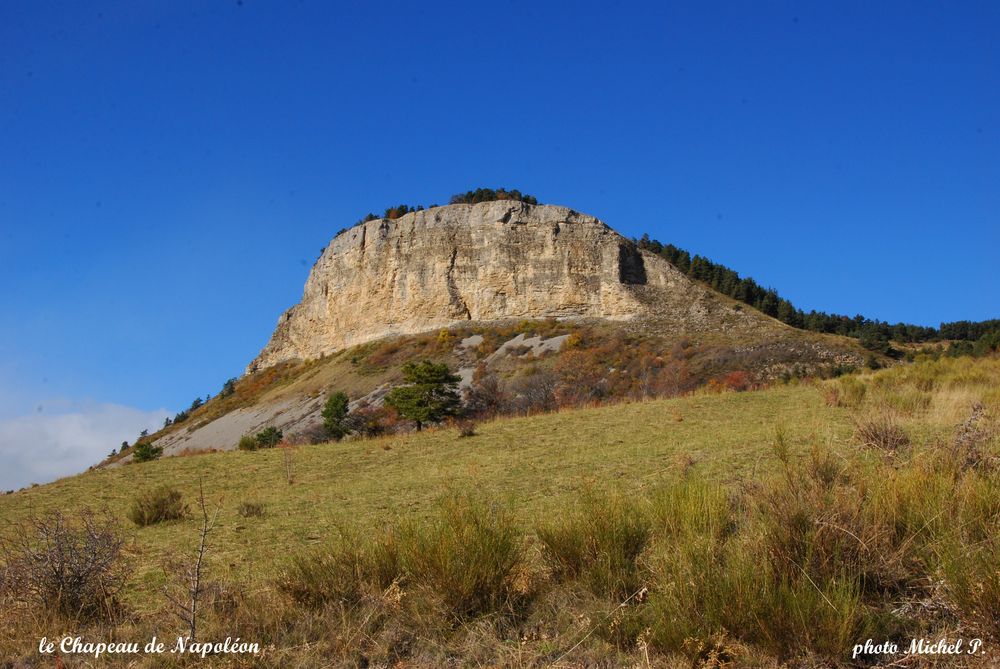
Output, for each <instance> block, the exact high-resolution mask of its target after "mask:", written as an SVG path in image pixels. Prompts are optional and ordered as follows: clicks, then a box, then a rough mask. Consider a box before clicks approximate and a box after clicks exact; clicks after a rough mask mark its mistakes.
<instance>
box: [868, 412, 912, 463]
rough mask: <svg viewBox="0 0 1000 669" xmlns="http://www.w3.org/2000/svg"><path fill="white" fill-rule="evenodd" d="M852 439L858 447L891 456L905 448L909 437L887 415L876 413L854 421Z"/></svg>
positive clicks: (908, 443)
mask: <svg viewBox="0 0 1000 669" xmlns="http://www.w3.org/2000/svg"><path fill="white" fill-rule="evenodd" d="M854 439H855V441H857V442H858V443H859V444H860V445H862V446H864V447H866V448H871V449H874V450H877V451H881V452H883V453H887V454H891V453H895V452H896V451H899V450H902V449H904V448H907V447H908V446H909V445H910V437H909V436H908V435H907V434H906V431H905V430H904V429H903V428H902V427H900V426H899V424H898V423H897V422H896V419H895V418H893V417H892V415H891V414H889V413H885V412H882V413H877V414H874V415H870V416H865V417H862V418H859V419H857V420H856V421H855V429H854Z"/></svg>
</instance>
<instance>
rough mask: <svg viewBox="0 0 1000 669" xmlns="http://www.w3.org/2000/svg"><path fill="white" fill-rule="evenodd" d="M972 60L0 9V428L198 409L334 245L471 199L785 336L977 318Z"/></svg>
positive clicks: (818, 21)
mask: <svg viewBox="0 0 1000 669" xmlns="http://www.w3.org/2000/svg"><path fill="white" fill-rule="evenodd" d="M998 35H1000V5H998V4H997V3H995V2H981V3H976V2H963V3H933V4H932V3H922V2H898V3H895V2H880V3H871V2H846V3H758V2H754V3H751V2H733V3H721V4H714V3H708V2H690V3H659V2H655V3H654V2H650V3H629V2H616V3H610V2H608V3H568V2H566V3H536V2H502V3H491V4H487V3H468V2H456V3H427V2H424V3H399V4H396V3H385V2H382V3H376V2H365V3H362V2H359V3H350V4H347V3H343V4H338V3H331V2H313V1H308V0H307V1H303V2H263V1H262V0H244V1H243V2H237V1H227V2H221V1H220V2H211V3H205V2H183V1H181V0H170V1H166V0H164V1H155V2H154V1H145V2H133V1H131V0H129V1H126V0H122V1H120V2H87V3H71V2H59V3H51V2H44V1H42V0H37V1H32V2H28V1H23V2H14V1H11V2H5V3H3V5H2V6H0V280H2V286H3V290H2V291H0V313H2V314H3V316H2V319H3V322H2V327H0V352H2V355H0V419H12V418H17V417H20V418H21V419H24V420H27V417H31V418H32V419H34V420H36V421H40V420H42V419H41V418H40V416H50V415H53V414H58V413H59V412H64V413H65V412H77V413H83V414H86V412H87V411H89V410H91V409H93V407H95V406H97V407H102V406H106V405H115V406H120V407H128V408H131V409H134V410H136V411H141V412H155V411H156V410H158V409H161V408H163V409H167V410H170V411H176V410H177V409H180V408H183V407H184V406H186V405H187V404H188V403H189V402H190V400H191V399H192V398H193V397H194V396H195V395H204V394H205V393H208V392H211V393H215V392H216V391H217V390H218V389H219V387H220V385H221V384H222V382H223V381H224V380H225V379H226V378H228V377H230V376H234V375H236V374H238V373H239V372H240V371H241V370H242V368H243V366H244V365H245V364H246V362H247V361H248V360H250V359H251V358H252V357H253V356H254V354H255V353H256V352H257V351H258V350H259V349H260V348H261V347H262V346H263V345H264V343H265V342H266V340H267V338H268V336H269V334H270V332H271V330H272V328H273V326H274V323H275V321H276V319H277V317H278V315H279V314H280V312H281V311H282V310H284V309H285V308H287V307H288V306H290V305H291V304H293V303H295V302H296V301H297V300H298V298H299V297H300V295H301V289H302V284H303V282H304V280H305V278H306V275H307V273H308V270H309V267H310V266H311V264H312V262H313V260H315V258H316V256H317V255H318V253H319V250H320V248H321V247H322V246H324V245H325V244H326V243H327V242H328V241H329V239H330V238H331V237H332V236H333V234H334V233H335V232H336V231H337V230H338V229H339V228H341V227H343V226H346V225H349V224H351V223H352V222H354V221H355V220H357V219H358V218H359V217H360V216H361V215H362V214H364V213H366V212H367V211H369V210H374V211H381V210H382V209H383V208H385V207H386V206H388V205H390V204H396V203H400V202H406V203H414V204H416V203H423V204H428V203H430V202H437V203H443V202H445V201H446V200H447V199H448V197H449V196H450V195H451V194H452V193H454V192H457V191H460V190H465V189H468V188H474V187H477V186H507V187H517V188H520V189H522V190H524V191H526V192H529V193H532V194H534V195H536V196H537V197H538V198H539V200H540V201H542V202H548V203H556V204H564V205H567V206H571V207H574V208H576V209H578V210H581V211H585V212H587V213H591V214H594V215H597V216H599V217H601V218H602V219H604V220H605V221H606V222H607V223H609V224H610V225H612V226H613V227H615V228H617V229H618V230H619V231H621V232H623V233H625V234H628V235H630V236H638V235H641V234H642V233H643V232H649V233H650V234H651V235H652V236H654V237H656V238H659V239H660V240H662V241H669V242H673V243H675V244H677V245H679V246H682V247H685V248H687V249H689V250H691V251H693V252H697V253H701V254H704V255H707V256H709V257H710V258H712V259H714V260H717V261H720V262H723V263H725V264H727V265H729V266H731V267H733V268H734V269H736V270H738V271H740V272H741V273H743V274H747V275H750V276H753V277H754V278H756V279H757V280H758V281H760V282H761V283H763V284H764V285H769V286H773V287H775V288H777V289H778V290H779V291H780V292H781V293H782V294H783V295H785V296H786V297H788V298H790V299H791V300H792V301H793V302H794V303H795V304H796V305H798V306H800V307H803V308H806V309H810V308H816V309H823V310H827V311H833V312H843V313H849V314H854V313H858V312H860V313H863V314H865V315H868V316H871V317H877V318H881V319H886V320H890V321H897V320H903V321H909V322H915V323H920V324H931V325H936V324H938V323H939V322H940V321H942V320H956V319H964V318H968V319H976V320H979V319H985V318H994V317H1000V291H998V290H997V281H996V278H997V273H996V272H997V269H996V266H997V257H998V252H1000V220H998V215H1000V123H998V122H1000V46H998V45H1000V41H998V38H997V36H998ZM39 407H41V410H39ZM88 407H89V408H88ZM150 415H152V414H150ZM154 417H157V418H158V414H157V415H156V416H154ZM2 434H3V432H2V430H0V439H2V438H3V437H2ZM119 441H120V440H119ZM111 445H113V444H111ZM109 448H110V445H109ZM0 457H2V456H0Z"/></svg>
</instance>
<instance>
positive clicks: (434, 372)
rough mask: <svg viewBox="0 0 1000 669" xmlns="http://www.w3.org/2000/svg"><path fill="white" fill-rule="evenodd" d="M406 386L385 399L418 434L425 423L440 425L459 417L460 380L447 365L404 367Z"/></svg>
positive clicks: (408, 365)
mask: <svg viewBox="0 0 1000 669" xmlns="http://www.w3.org/2000/svg"><path fill="white" fill-rule="evenodd" d="M403 382H404V383H405V384H406V385H403V386H398V387H396V388H393V389H392V390H391V391H390V392H389V394H388V395H386V397H385V403H386V404H387V405H388V406H391V407H392V408H394V409H395V410H396V411H398V412H399V415H400V416H402V417H403V418H406V419H408V420H412V421H414V422H415V423H416V424H417V431H418V432H419V431H420V430H421V429H422V428H423V426H424V423H438V422H440V421H442V420H444V419H445V418H447V417H448V416H454V415H456V414H457V413H458V410H459V407H460V406H461V400H460V398H459V395H458V382H459V377H458V376H456V375H455V374H452V373H451V370H449V369H448V365H446V364H445V363H433V362H431V361H430V360H423V361H420V362H408V363H406V364H405V365H403Z"/></svg>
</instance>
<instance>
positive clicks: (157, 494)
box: [128, 486, 187, 527]
mask: <svg viewBox="0 0 1000 669" xmlns="http://www.w3.org/2000/svg"><path fill="white" fill-rule="evenodd" d="M186 515H187V506H186V505H185V504H184V503H183V502H182V501H181V493H180V491H179V490H176V489H174V488H170V487H167V486H160V487H159V488H155V489H154V490H151V491H149V492H146V493H144V494H141V495H139V496H138V497H136V498H135V499H134V500H132V506H131V507H130V508H129V510H128V517H129V520H131V521H132V522H133V523H135V524H136V525H138V526H139V527H146V526H147V525H154V524H156V523H162V522H164V521H167V520H178V519H180V518H183V517H184V516H186Z"/></svg>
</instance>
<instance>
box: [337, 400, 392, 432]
mask: <svg viewBox="0 0 1000 669" xmlns="http://www.w3.org/2000/svg"><path fill="white" fill-rule="evenodd" d="M390 422H391V420H390V416H389V411H388V410H387V409H386V408H385V407H376V406H371V405H370V404H367V403H364V404H361V405H360V406H358V407H357V408H355V409H354V411H352V412H350V413H349V414H347V417H346V418H345V419H344V427H345V428H346V429H347V430H348V431H350V432H354V433H355V434H360V435H361V436H363V437H377V436H379V435H381V434H385V432H386V431H388V430H389V427H390Z"/></svg>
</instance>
